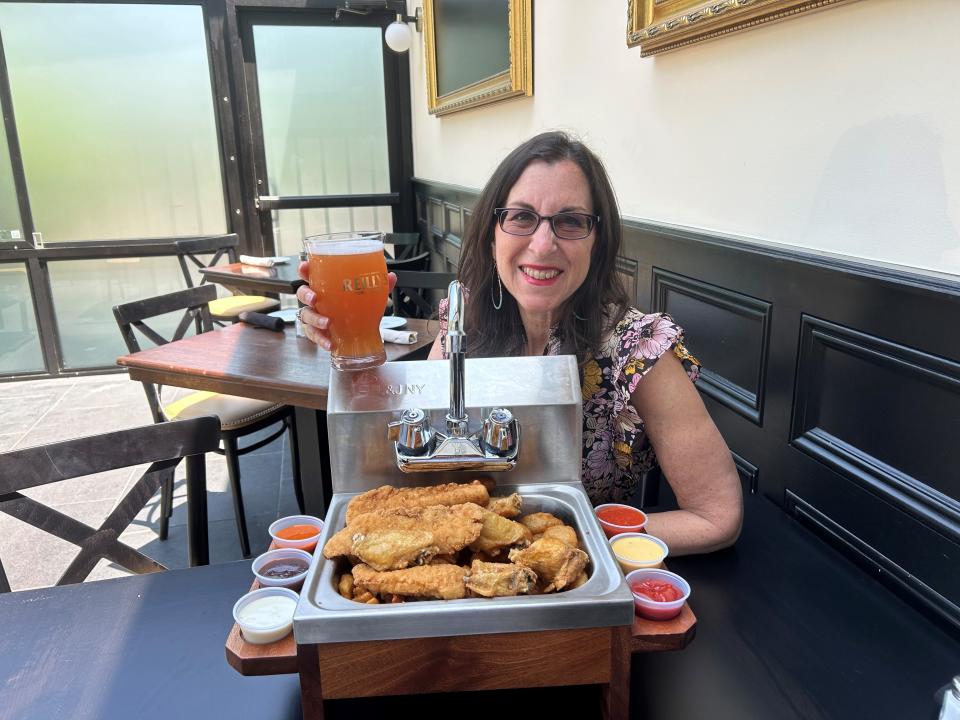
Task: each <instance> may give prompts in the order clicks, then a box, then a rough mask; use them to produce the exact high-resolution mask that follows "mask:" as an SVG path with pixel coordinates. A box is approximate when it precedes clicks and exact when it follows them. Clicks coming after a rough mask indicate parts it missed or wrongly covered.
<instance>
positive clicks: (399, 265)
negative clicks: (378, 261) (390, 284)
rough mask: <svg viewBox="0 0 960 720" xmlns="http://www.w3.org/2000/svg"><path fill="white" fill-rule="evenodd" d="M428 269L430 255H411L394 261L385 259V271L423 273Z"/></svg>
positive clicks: (426, 253)
mask: <svg viewBox="0 0 960 720" xmlns="http://www.w3.org/2000/svg"><path fill="white" fill-rule="evenodd" d="M429 268H430V253H429V252H422V253H420V254H419V255H413V256H411V257H408V258H402V259H400V260H395V259H394V258H387V270H391V271H393V272H397V271H398V270H410V271H413V272H423V271H424V270H428V269H429Z"/></svg>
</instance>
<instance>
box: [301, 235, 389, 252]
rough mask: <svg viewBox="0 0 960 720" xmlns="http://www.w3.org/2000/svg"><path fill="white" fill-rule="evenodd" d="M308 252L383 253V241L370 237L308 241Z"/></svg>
mask: <svg viewBox="0 0 960 720" xmlns="http://www.w3.org/2000/svg"><path fill="white" fill-rule="evenodd" d="M307 252H308V253H310V254H311V255H362V254H364V253H375V252H380V253H382V252H383V242H382V241H381V240H379V239H376V240H373V239H370V238H350V239H349V240H331V241H327V242H322V241H321V242H308V243H307Z"/></svg>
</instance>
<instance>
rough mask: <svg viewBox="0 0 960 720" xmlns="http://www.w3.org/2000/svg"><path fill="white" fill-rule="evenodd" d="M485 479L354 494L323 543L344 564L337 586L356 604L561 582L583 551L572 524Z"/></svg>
mask: <svg viewBox="0 0 960 720" xmlns="http://www.w3.org/2000/svg"><path fill="white" fill-rule="evenodd" d="M491 487H492V483H490V482H489V481H481V480H473V481H472V482H469V483H447V484H445V485H436V486H430V487H414V488H395V487H392V486H390V485H384V486H383V487H379V488H377V489H375V490H370V491H369V492H365V493H363V494H361V495H357V496H356V497H355V498H353V499H352V500H351V501H350V503H349V505H348V506H347V525H346V527H344V528H343V529H342V530H340V531H339V532H337V533H336V534H335V535H333V536H332V537H331V538H330V539H329V540H327V544H326V545H324V547H323V556H324V557H325V558H327V559H331V560H333V559H337V558H339V559H342V560H343V566H344V567H347V565H349V566H350V569H348V570H347V571H346V572H342V573H341V574H340V575H339V576H338V578H337V588H338V590H339V592H340V594H341V595H342V596H343V597H345V598H347V599H349V600H355V601H357V602H362V603H373V604H375V603H395V602H405V601H407V600H414V599H430V600H456V599H459V598H466V597H505V596H510V595H533V594H538V593H547V592H556V591H558V590H570V589H572V588H575V587H579V586H580V585H582V584H583V583H585V582H586V581H587V572H586V567H587V564H588V563H589V562H590V557H589V556H588V555H587V553H585V552H584V551H583V550H581V549H580V543H579V540H578V538H577V531H576V530H575V529H574V528H572V527H570V526H569V525H565V524H564V522H563V521H562V520H561V519H560V518H558V517H555V516H553V515H551V514H550V513H545V512H536V513H530V514H527V515H523V514H522V513H523V498H522V497H521V496H520V495H519V494H517V493H514V494H512V495H508V496H505V497H491V496H490V489H491Z"/></svg>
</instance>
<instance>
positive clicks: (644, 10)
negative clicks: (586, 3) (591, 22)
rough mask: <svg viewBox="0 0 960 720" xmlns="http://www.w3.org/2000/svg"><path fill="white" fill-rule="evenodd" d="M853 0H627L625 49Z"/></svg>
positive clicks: (664, 45)
mask: <svg viewBox="0 0 960 720" xmlns="http://www.w3.org/2000/svg"><path fill="white" fill-rule="evenodd" d="M855 1H856V0H710V1H709V2H707V1H705V0H628V4H627V46H628V47H634V46H636V45H639V46H640V56H641V57H648V56H650V55H656V54H657V53H662V52H666V51H667V50H675V49H676V48H680V47H683V46H685V45H691V44H693V43H696V42H701V41H702V40H709V39H711V38H715V37H719V36H721V35H726V34H728V33H733V32H739V31H740V30H748V29H749V28H752V27H756V26H757V25H762V24H764V23H768V22H775V21H777V20H786V19H788V18H792V17H796V16H797V15H800V14H801V13H806V12H812V11H814V10H824V9H826V8H828V7H833V6H835V5H842V4H845V3H850V2H855Z"/></svg>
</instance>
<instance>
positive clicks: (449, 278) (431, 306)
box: [391, 268, 457, 318]
mask: <svg viewBox="0 0 960 720" xmlns="http://www.w3.org/2000/svg"><path fill="white" fill-rule="evenodd" d="M392 269H393V268H391V270H392ZM394 272H396V274H397V285H396V287H395V288H394V289H393V294H392V299H393V306H394V312H395V313H396V314H398V315H402V316H404V317H414V318H429V317H433V314H434V313H435V312H436V310H437V303H438V302H439V301H438V300H436V301H435V299H436V298H437V297H438V296H443V295H445V294H446V293H442V294H438V293H428V292H426V291H428V290H444V291H445V290H446V289H447V287H448V286H449V285H450V283H451V282H453V281H454V280H456V279H457V275H456V273H449V272H421V271H413V270H395V271H394Z"/></svg>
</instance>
